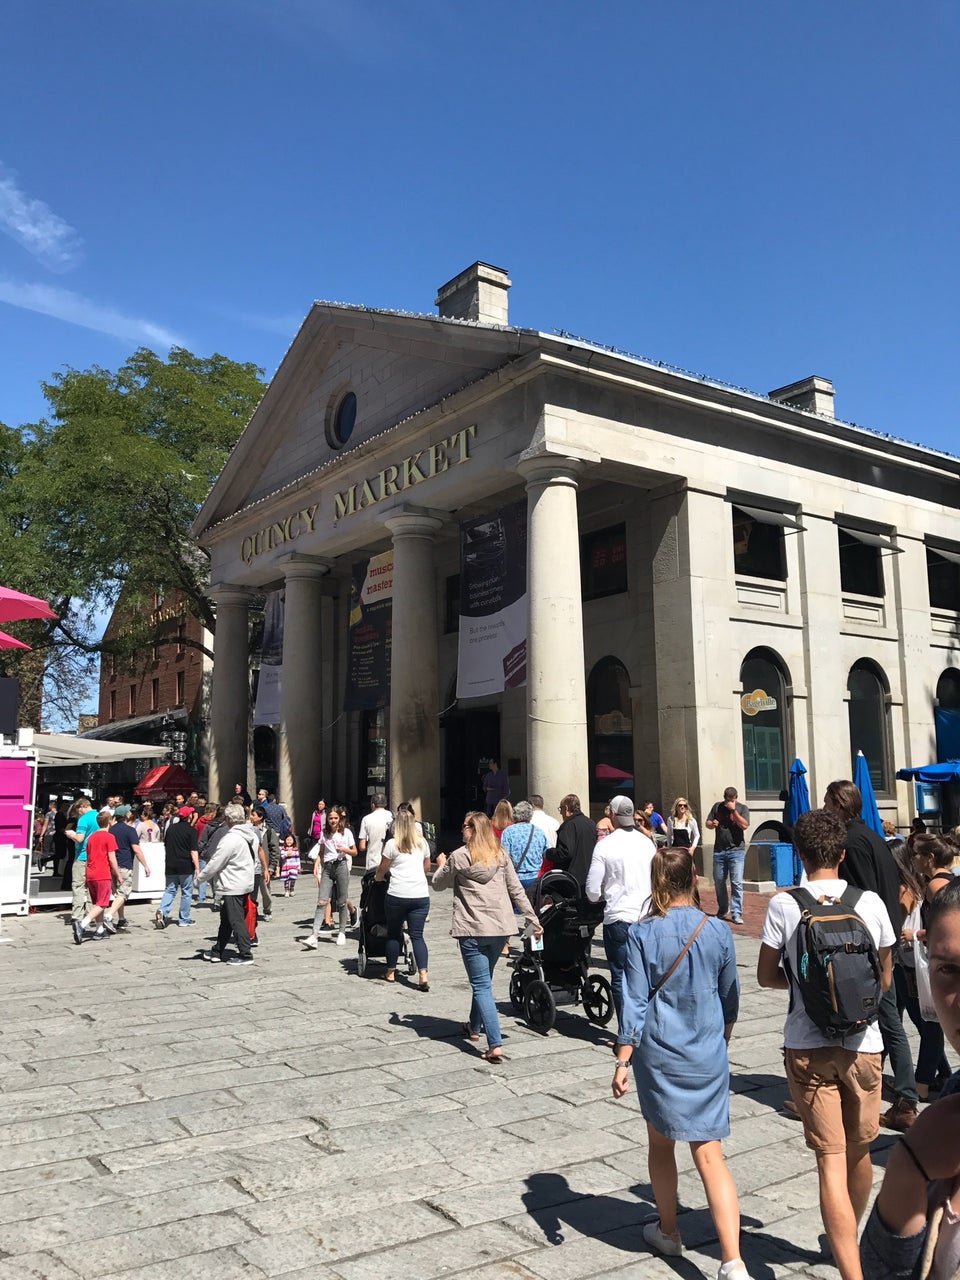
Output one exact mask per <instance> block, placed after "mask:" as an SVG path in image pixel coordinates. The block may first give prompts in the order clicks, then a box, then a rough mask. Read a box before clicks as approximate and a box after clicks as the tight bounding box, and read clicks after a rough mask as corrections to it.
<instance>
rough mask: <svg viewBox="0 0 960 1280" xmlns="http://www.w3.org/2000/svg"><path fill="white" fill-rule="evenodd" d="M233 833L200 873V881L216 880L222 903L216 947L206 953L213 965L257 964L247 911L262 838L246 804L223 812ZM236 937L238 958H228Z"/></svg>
mask: <svg viewBox="0 0 960 1280" xmlns="http://www.w3.org/2000/svg"><path fill="white" fill-rule="evenodd" d="M223 816H224V818H225V819H226V821H227V824H228V826H229V830H228V831H227V833H226V834H225V835H224V836H223V837H222V838H221V839H220V840H219V841H218V842H217V846H216V849H215V850H214V851H213V853H212V855H211V856H210V858H209V860H208V862H207V865H206V866H205V867H204V868H203V870H202V871H201V872H200V880H201V881H203V882H206V881H212V882H213V885H214V890H215V892H216V894H217V897H218V898H219V899H220V900H221V902H222V904H223V905H222V907H221V911H220V931H219V933H218V934H217V942H216V946H215V947H214V948H213V949H212V950H210V951H202V952H201V953H200V954H201V955H202V957H203V959H204V960H209V961H210V962H211V963H212V964H220V963H221V961H224V962H225V963H226V964H253V955H252V953H251V950H250V934H249V933H248V932H247V925H246V920H245V918H244V909H245V907H246V904H247V898H248V896H249V895H250V894H251V893H252V892H253V877H254V865H255V863H256V861H257V859H258V857H259V851H260V837H259V836H258V835H257V833H256V832H255V831H254V829H253V826H252V824H251V823H249V822H247V821H246V813H245V811H244V808H243V805H242V804H228V805H227V807H226V809H225V810H224V813H223ZM231 934H233V936H234V938H235V939H236V942H237V952H238V954H237V955H235V956H234V955H231V956H225V955H224V951H225V949H226V946H227V943H228V942H229V941H230V935H231Z"/></svg>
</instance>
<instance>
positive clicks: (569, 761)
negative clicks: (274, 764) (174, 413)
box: [194, 263, 960, 833]
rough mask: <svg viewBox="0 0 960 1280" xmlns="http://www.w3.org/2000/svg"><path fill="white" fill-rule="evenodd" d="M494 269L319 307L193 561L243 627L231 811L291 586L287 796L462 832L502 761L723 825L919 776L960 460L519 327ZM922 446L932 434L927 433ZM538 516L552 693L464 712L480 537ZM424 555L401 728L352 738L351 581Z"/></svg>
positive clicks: (235, 673)
mask: <svg viewBox="0 0 960 1280" xmlns="http://www.w3.org/2000/svg"><path fill="white" fill-rule="evenodd" d="M509 287H510V281H509V280H508V279H507V276H506V274H505V273H504V272H502V271H500V270H498V269H497V268H493V267H489V266H487V265H485V264H482V263H477V264H475V265H474V266H473V267H471V268H469V269H468V270H467V271H464V272H462V273H461V274H460V275H459V276H457V277H455V278H454V280H452V281H451V282H450V283H449V284H448V285H445V286H444V287H443V288H441V290H440V291H439V295H438V298H437V305H438V307H439V314H438V315H436V316H430V315H412V314H411V315H408V314H403V313H396V312H388V311H382V310H376V309H371V308H367V307H359V306H356V307H354V306H344V305H339V304H331V303H322V302H319V303H316V304H314V306H313V307H312V309H311V311H310V313H309V315H308V316H307V318H306V320H305V321H304V323H303V325H302V327H301V328H300V331H299V332H298V334H297V335H296V337H295V338H294V341H293V343H292V345H291V347H290V349H289V351H288V352H287V355H286V357H285V359H284V361H283V363H282V364H281V366H280V368H279V370H278V372H277V374H276V376H275V378H274V379H273V381H272V383H271V384H270V387H269V388H268V390H267V392H266V394H265V395H264V398H263V401H262V402H261V404H260V406H259V407H258V409H257V411H256V412H255V414H254V415H253V417H252V419H251V421H250V423H249V425H248V427H247V429H246V431H245V432H244V434H243V436H242V437H241V439H240V441H239V443H238V444H237V446H236V448H235V450H234V452H233V454H232V455H231V457H230V459H229V460H228V462H227V464H226V466H225V468H224V470H223V472H222V474H221V476H220V477H219V479H218V480H217V482H216V484H215V485H214V487H213V489H212V491H211V493H210V495H209V497H208V499H207V502H206V503H205V505H204V507H203V509H202V510H201V512H200V515H199V517H198V519H197V522H196V525H195V529H194V533H195V536H196V537H197V538H198V539H199V541H200V543H201V544H202V545H203V547H204V548H205V549H206V550H207V551H208V552H209V554H210V557H211V582H212V584H213V585H212V587H211V591H210V594H211V597H212V599H213V600H214V602H215V603H216V607H217V613H218V624H217V634H216V661H215V664H214V671H213V689H212V707H211V733H212V757H211V781H210V786H211V794H213V795H216V794H218V788H219V791H224V790H227V789H229V784H230V783H231V782H232V781H233V780H234V778H241V777H245V776H247V769H248V758H249V735H248V699H249V685H250V678H249V677H250V673H249V667H248V651H247V635H248V620H247V613H248V607H249V603H250V599H251V595H252V593H260V592H264V591H270V590H275V589H278V588H283V590H284V592H285V625H284V633H283V654H282V657H283V667H282V672H283V676H282V687H281V697H280V710H279V718H278V725H277V741H278V756H279V759H278V766H279V785H280V790H281V792H282V793H283V798H285V799H286V800H288V801H289V802H291V803H292V806H293V809H294V811H295V818H296V820H297V822H298V823H299V824H302V823H303V822H304V821H305V818H306V815H307V814H308V813H309V811H310V809H311V807H312V805H313V802H314V800H315V798H316V796H318V795H321V794H322V795H324V796H325V797H326V798H328V799H329V798H330V797H331V796H333V797H343V798H345V799H353V800H354V801H357V800H359V801H360V802H363V801H364V799H365V796H366V794H367V792H368V791H369V790H371V789H372V784H371V782H370V779H371V778H372V777H375V776H376V770H375V768H373V769H372V768H371V752H373V751H374V750H376V751H379V752H380V753H381V755H382V756H383V757H384V760H383V767H384V769H385V771H386V777H387V779H388V787H387V789H388V792H389V795H390V797H391V799H393V800H398V799H400V798H402V797H406V798H411V799H413V800H414V802H415V803H416V804H417V805H418V807H419V808H420V809H422V811H423V813H424V815H425V816H427V817H434V816H439V818H440V820H441V822H442V825H443V827H444V828H445V829H446V830H447V831H449V832H451V833H453V832H456V831H457V829H458V827H459V821H460V818H461V816H462V812H463V808H464V807H465V806H466V805H468V804H470V803H472V802H474V801H475V797H476V785H477V775H478V769H479V762H480V760H481V759H485V758H486V756H487V755H494V756H497V757H498V758H499V759H500V760H501V762H502V763H503V764H504V767H505V768H507V770H508V774H509V776H510V782H511V789H512V793H513V796H514V797H515V798H516V797H519V796H521V795H524V794H526V793H527V792H529V791H535V792H540V793H542V794H543V795H544V797H545V800H546V807H547V809H548V810H550V811H553V812H555V811H556V807H557V803H558V801H559V799H560V797H561V796H562V795H563V794H564V793H566V792H567V791H574V792H577V793H578V794H580V795H581V797H584V798H586V797H589V798H590V801H591V804H592V806H593V807H594V810H595V811H597V810H598V809H599V807H600V806H602V802H603V800H604V798H605V797H607V796H609V795H610V794H612V793H613V792H615V791H616V790H618V789H632V790H634V792H635V794H636V797H637V798H638V799H641V800H642V799H646V798H650V799H653V800H655V801H656V802H657V807H658V808H661V807H662V806H663V805H669V804H670V803H671V801H672V800H673V798H674V797H675V796H677V795H685V796H687V797H688V798H689V799H690V801H691V802H692V804H693V805H694V808H695V810H696V812H697V814H698V816H699V818H700V819H701V823H702V819H703V817H704V816H705V814H706V812H707V811H708V809H709V806H710V805H711V804H712V803H713V801H715V800H716V799H718V798H719V797H720V795H721V793H722V790H723V788H724V786H726V785H728V784H733V785H735V786H737V787H738V789H739V791H740V795H741V797H742V798H745V799H746V801H747V802H748V804H749V805H750V808H751V810H752V813H753V818H754V826H755V827H756V826H757V825H758V824H759V823H761V822H762V821H764V820H765V819H769V820H774V819H776V818H779V817H780V815H781V812H782V807H783V804H782V799H781V798H780V792H781V789H782V788H784V787H785V786H786V785H787V777H786V773H787V769H788V768H789V763H790V761H791V760H792V758H793V757H794V756H798V757H800V758H801V759H802V760H803V761H804V763H805V764H806V766H807V769H808V771H809V781H810V786H811V794H812V795H813V797H814V798H816V797H817V796H819V795H821V794H822V791H823V788H824V786H825V785H826V783H827V782H828V781H830V779H832V778H835V777H847V776H849V775H850V773H851V768H852V765H851V753H852V752H853V753H855V752H856V750H857V749H858V748H861V749H863V751H864V754H865V755H866V756H867V758H868V762H869V764H870V768H871V772H872V774H873V777H874V780H875V784H876V790H877V795H878V802H879V804H880V807H881V810H882V811H883V812H884V814H886V815H891V816H894V817H897V818H898V819H899V820H900V821H901V822H903V821H906V820H907V819H908V818H909V817H910V816H911V812H912V804H913V795H912V791H911V789H910V788H908V787H907V786H906V785H905V784H903V783H897V782H896V781H895V778H894V774H895V770H896V768H897V767H898V766H901V765H904V764H907V763H915V762H920V761H926V760H931V759H935V758H936V754H937V728H936V726H935V712H936V710H937V708H938V705H943V706H945V707H949V706H960V670H958V668H960V637H958V620H960V515H958V513H957V506H958V498H960V462H958V460H957V459H956V458H953V457H950V456H946V455H944V454H941V453H937V452H935V451H933V450H930V449H925V448H923V447H921V446H918V445H913V444H907V443H904V442H902V441H898V440H893V439H890V438H887V437H884V436H881V435H879V434H877V433H874V432H871V431H869V430H866V429H863V428H860V427H857V426H854V425H851V424H849V423H846V422H843V421H840V420H838V419H836V418H835V417H834V416H833V387H832V384H831V383H830V382H829V381H828V380H827V379H825V378H820V377H812V378H806V379H804V380H802V381H799V382H796V383H793V384H791V385H790V386H786V387H782V388H779V389H778V390H776V391H774V392H772V393H771V394H770V395H757V394H751V393H749V392H745V391H743V390H741V389H735V388H731V387H728V386H725V385H722V384H719V383H714V382H711V381H708V380H705V379H702V378H698V377H695V376H692V375H689V374H686V373H683V372H680V371H677V370H674V369H671V368H668V367H664V366H661V365H657V364H654V363H651V362H647V361H644V360H641V359H638V358H635V357H632V356H629V355H626V354H623V353H620V352H617V351H613V350H609V349H605V348H602V347H599V346H594V345H592V344H590V343H588V342H585V341H582V340H579V339H575V338H573V337H570V336H567V335H564V334H558V333H554V334H547V333H542V332H538V331H535V330H531V329H525V328H517V327H513V326H510V325H509V324H508V320H507V290H508V289H509ZM905 429H909V428H905ZM513 502H522V503H525V504H526V545H527V552H526V558H527V564H526V568H527V586H528V592H527V616H526V621H527V682H526V684H525V685H523V686H520V687H508V688H505V689H504V690H503V691H502V692H498V693H496V694H494V695H491V696H486V697H483V698H477V699H463V698H461V699H457V697H456V675H457V625H458V623H457V600H456V595H457V590H458V579H457V575H458V571H459V568H460V529H461V526H462V525H463V524H464V523H465V522H468V521H470V520H472V519H474V518H476V517H482V516H484V515H485V514H487V513H490V512H495V511H497V510H498V509H501V508H502V507H503V506H504V505H505V504H509V503H513ZM390 549H392V552H393V612H392V650H391V657H390V671H389V676H390V679H389V695H388V700H389V705H388V706H383V707H380V708H377V709H374V710H366V711H349V712H345V711H344V690H345V683H346V678H347V671H346V665H347V636H348V628H349V621H350V610H351V568H352V566H353V565H354V564H355V562H356V561H357V560H359V559H361V558H363V557H367V556H376V555H378V554H379V553H382V552H385V551H388V550H390Z"/></svg>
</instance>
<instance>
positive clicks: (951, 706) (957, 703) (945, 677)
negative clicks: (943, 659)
mask: <svg viewBox="0 0 960 1280" xmlns="http://www.w3.org/2000/svg"><path fill="white" fill-rule="evenodd" d="M937 706H938V707H943V709H944V710H945V711H956V710H957V709H958V708H960V671H958V670H957V668H956V667H947V668H945V669H944V670H943V671H941V673H940V679H939V680H938V681H937Z"/></svg>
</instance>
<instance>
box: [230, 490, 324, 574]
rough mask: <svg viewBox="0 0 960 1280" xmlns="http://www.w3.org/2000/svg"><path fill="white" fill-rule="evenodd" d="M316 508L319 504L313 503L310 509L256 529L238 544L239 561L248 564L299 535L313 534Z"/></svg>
mask: <svg viewBox="0 0 960 1280" xmlns="http://www.w3.org/2000/svg"><path fill="white" fill-rule="evenodd" d="M318 506H319V503H317V502H315V503H314V504H313V505H312V506H310V507H303V508H301V510H300V511H294V513H293V515H291V516H287V517H286V518H285V519H283V520H276V521H275V522H274V523H273V524H270V525H267V527H266V528H265V529H258V530H257V532H256V533H253V534H250V535H249V536H248V537H246V538H244V539H243V541H242V542H241V543H240V559H241V560H242V561H243V563H244V564H250V563H251V562H252V561H254V560H256V558H257V556H262V555H263V554H264V552H265V551H273V550H274V549H275V548H277V547H282V546H283V545H284V543H287V542H295V541H296V540H297V538H299V537H300V536H301V534H304V533H313V526H314V521H315V520H316V515H317V507H318Z"/></svg>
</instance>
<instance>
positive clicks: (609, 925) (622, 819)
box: [584, 796, 656, 1028]
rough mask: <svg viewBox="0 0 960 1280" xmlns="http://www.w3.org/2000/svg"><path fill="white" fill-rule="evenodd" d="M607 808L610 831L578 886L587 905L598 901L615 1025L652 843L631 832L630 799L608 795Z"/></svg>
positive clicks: (643, 909) (646, 892)
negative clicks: (601, 905) (601, 912)
mask: <svg viewBox="0 0 960 1280" xmlns="http://www.w3.org/2000/svg"><path fill="white" fill-rule="evenodd" d="M607 808H608V809H609V810H610V820H611V822H612V823H615V824H616V825H615V828H614V830H613V831H612V832H611V834H610V835H608V836H607V837H606V838H605V839H603V840H598V841H597V843H596V845H595V847H594V850H593V858H592V860H591V862H590V871H589V873H588V875H587V883H586V886H585V888H584V892H585V893H586V896H587V898H588V899H589V901H590V902H599V901H600V900H601V899H602V900H603V949H604V952H605V953H606V957H607V963H608V964H609V966H610V987H611V989H612V991H613V1007H614V1009H615V1010H616V1014H617V1026H618V1028H619V1027H621V1026H622V1018H623V968H624V964H625V963H626V950H627V940H628V938H629V937H630V929H631V928H632V926H633V925H634V924H636V922H637V921H638V920H640V919H641V918H642V917H643V916H645V915H646V914H647V912H648V911H649V910H650V867H651V864H652V863H653V855H654V854H655V853H656V845H655V844H654V843H653V841H652V840H651V839H650V837H649V836H646V835H644V833H643V832H642V831H639V830H637V827H636V825H635V823H634V820H633V812H634V810H633V801H632V800H631V799H630V797H629V796H614V797H613V799H612V800H611V801H610V803H609V805H608V806H607Z"/></svg>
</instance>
